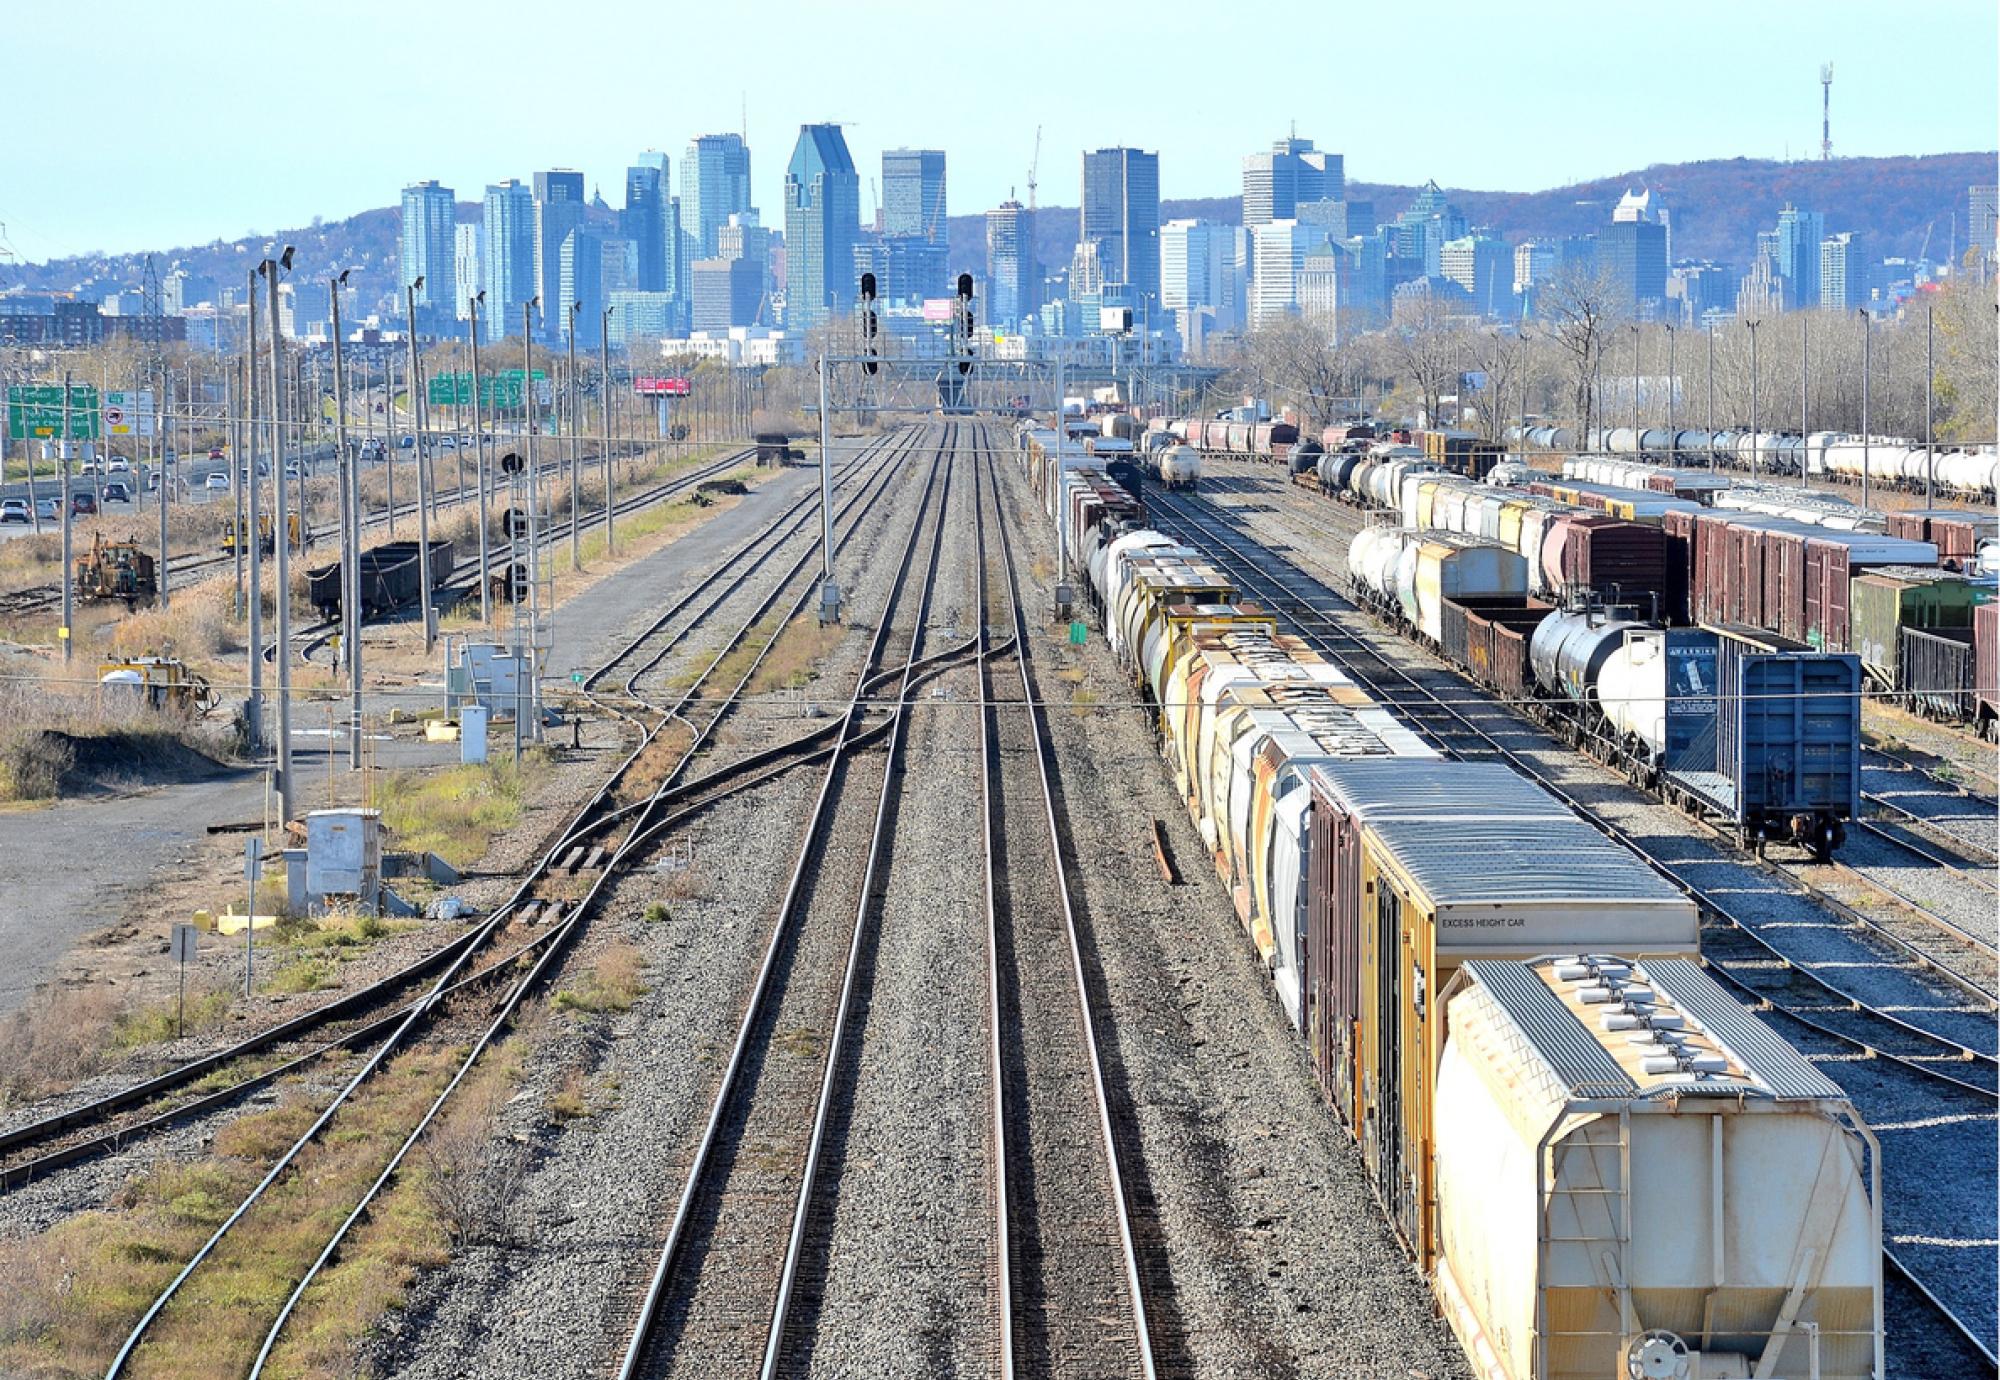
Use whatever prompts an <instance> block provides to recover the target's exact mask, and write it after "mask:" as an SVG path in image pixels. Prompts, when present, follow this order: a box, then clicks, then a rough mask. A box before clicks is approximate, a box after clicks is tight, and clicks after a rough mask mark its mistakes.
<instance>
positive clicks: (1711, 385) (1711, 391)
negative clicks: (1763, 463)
mask: <svg viewBox="0 0 2000 1380" xmlns="http://www.w3.org/2000/svg"><path fill="white" fill-rule="evenodd" d="M1708 467H1709V468H1710V469H1714V468H1715V323H1714V322H1713V321H1711V322H1709V323H1708Z"/></svg>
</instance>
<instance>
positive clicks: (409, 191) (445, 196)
mask: <svg viewBox="0 0 2000 1380" xmlns="http://www.w3.org/2000/svg"><path fill="white" fill-rule="evenodd" d="M457 227H458V198H457V196H456V195H455V194H454V193H453V192H452V190H451V188H449V187H445V186H440V185H439V184H438V183H437V181H436V180H435V179H434V180H432V181H429V182H419V183H417V184H415V185H414V186H410V187H405V188H403V232H402V236H401V238H400V240H399V241H398V244H399V247H400V251H401V263H400V264H399V265H398V268H397V273H398V275H399V276H400V277H401V278H402V282H401V283H400V284H399V285H398V286H400V287H408V286H409V285H410V284H411V283H414V282H415V281H416V280H417V279H418V278H419V277H421V278H422V279H423V280H424V282H423V286H422V287H420V288H418V289H417V329H418V330H420V331H428V332H430V333H431V334H433V335H436V334H439V333H441V332H445V331H448V330H449V329H450V327H451V323H452V322H454V321H456V320H457V319H458V268H457V264H456V262H455V257H454V256H455V255H456V253H457V249H458V245H457V242H456V241H457V236H456V231H457Z"/></svg>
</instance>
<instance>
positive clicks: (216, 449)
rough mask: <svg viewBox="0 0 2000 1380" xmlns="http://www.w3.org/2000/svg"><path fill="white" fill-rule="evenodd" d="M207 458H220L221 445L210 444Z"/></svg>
mask: <svg viewBox="0 0 2000 1380" xmlns="http://www.w3.org/2000/svg"><path fill="white" fill-rule="evenodd" d="M208 458H209V459H211V460H220V459H221V458H222V447H221V446H210V447H209V448H208Z"/></svg>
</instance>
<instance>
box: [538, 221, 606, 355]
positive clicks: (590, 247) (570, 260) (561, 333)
mask: <svg viewBox="0 0 2000 1380" xmlns="http://www.w3.org/2000/svg"><path fill="white" fill-rule="evenodd" d="M556 275H557V285H556V299H555V300H556V303H557V306H556V309H555V310H554V311H550V312H547V313H545V314H544V318H543V319H544V320H547V321H548V322H549V323H550V327H549V339H551V340H555V341H561V342H563V343H564V344H567V343H568V342H569V333H570V329H571V323H572V320H573V321H574V324H575V330H576V343H577V346H578V348H580V349H593V348H595V347H596V345H597V336H598V330H599V327H600V326H601V325H602V323H603V319H604V317H603V312H604V241H603V240H601V239H599V238H598V237H597V236H596V235H593V234H591V233H590V231H589V229H587V228H586V227H584V226H581V225H579V226H577V227H576V229H574V230H572V231H570V232H569V234H567V235H565V236H564V237H563V242H562V248H561V249H560V250H558V251H557V254H556ZM575 302H581V303H582V304H583V309H582V310H581V311H578V312H576V313H575V314H574V316H572V313H571V312H570V305H571V304H572V303H575ZM544 305H546V303H544Z"/></svg>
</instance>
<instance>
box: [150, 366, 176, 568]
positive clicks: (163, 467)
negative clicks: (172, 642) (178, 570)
mask: <svg viewBox="0 0 2000 1380" xmlns="http://www.w3.org/2000/svg"><path fill="white" fill-rule="evenodd" d="M173 386H174V375H173V371H172V370H171V369H167V368H162V369H161V370H160V398H159V408H158V410H157V411H156V412H155V413H154V415H153V449H154V465H153V473H154V474H157V475H158V476H159V477H160V562H159V566H160V568H159V589H160V607H161V608H166V607H167V600H168V594H167V585H168V583H169V581H168V578H167V490H168V489H170V488H172V487H173V483H172V476H171V475H169V474H168V473H167V436H166V430H167V420H168V419H169V418H170V417H172V416H173V414H174V400H173Z"/></svg>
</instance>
